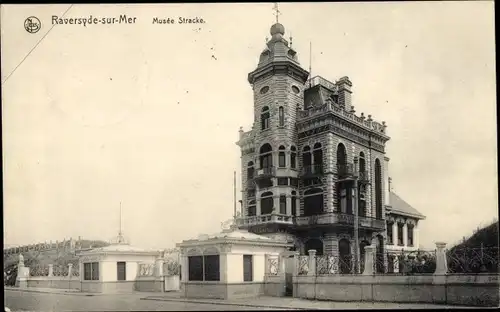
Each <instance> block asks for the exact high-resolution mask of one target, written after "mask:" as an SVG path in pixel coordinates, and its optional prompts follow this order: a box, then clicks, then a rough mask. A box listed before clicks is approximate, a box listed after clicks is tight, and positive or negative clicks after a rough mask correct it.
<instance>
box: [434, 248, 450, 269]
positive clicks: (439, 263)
mask: <svg viewBox="0 0 500 312" xmlns="http://www.w3.org/2000/svg"><path fill="white" fill-rule="evenodd" d="M445 247H446V243H443V242H437V243H436V248H437V250H436V271H435V272H434V275H445V274H447V273H448V262H447V259H446V252H445V250H444V248H445Z"/></svg>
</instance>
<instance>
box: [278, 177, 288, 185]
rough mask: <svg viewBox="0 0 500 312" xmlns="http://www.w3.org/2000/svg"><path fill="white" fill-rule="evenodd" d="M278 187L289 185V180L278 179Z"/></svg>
mask: <svg viewBox="0 0 500 312" xmlns="http://www.w3.org/2000/svg"><path fill="white" fill-rule="evenodd" d="M278 185H288V178H278Z"/></svg>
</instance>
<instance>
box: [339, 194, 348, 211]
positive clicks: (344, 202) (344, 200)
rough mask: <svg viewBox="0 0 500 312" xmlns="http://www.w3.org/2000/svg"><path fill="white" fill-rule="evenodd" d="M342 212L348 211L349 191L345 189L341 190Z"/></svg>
mask: <svg viewBox="0 0 500 312" xmlns="http://www.w3.org/2000/svg"><path fill="white" fill-rule="evenodd" d="M340 212H342V213H346V212H347V192H346V190H345V189H342V190H340Z"/></svg>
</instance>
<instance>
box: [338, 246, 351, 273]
mask: <svg viewBox="0 0 500 312" xmlns="http://www.w3.org/2000/svg"><path fill="white" fill-rule="evenodd" d="M339 262H340V263H339V269H340V274H349V273H351V263H352V262H351V243H350V242H349V241H348V240H347V239H345V238H343V239H341V240H339Z"/></svg>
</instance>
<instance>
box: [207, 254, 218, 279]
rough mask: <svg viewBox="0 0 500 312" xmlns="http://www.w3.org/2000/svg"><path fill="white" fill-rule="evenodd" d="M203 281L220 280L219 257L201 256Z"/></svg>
mask: <svg viewBox="0 0 500 312" xmlns="http://www.w3.org/2000/svg"><path fill="white" fill-rule="evenodd" d="M203 261H204V262H205V263H204V269H205V272H204V275H205V281H219V280H220V266H219V265H220V264H219V255H214V256H203Z"/></svg>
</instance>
